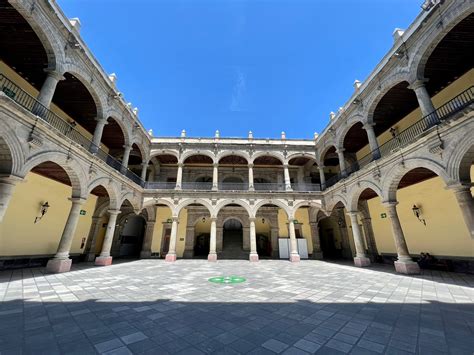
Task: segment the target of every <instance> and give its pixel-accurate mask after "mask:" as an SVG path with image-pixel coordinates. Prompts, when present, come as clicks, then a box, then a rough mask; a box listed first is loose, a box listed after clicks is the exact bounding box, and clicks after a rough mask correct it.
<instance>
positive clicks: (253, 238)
mask: <svg viewBox="0 0 474 355" xmlns="http://www.w3.org/2000/svg"><path fill="white" fill-rule="evenodd" d="M249 222H250V256H249V260H250V261H258V252H257V231H256V230H255V218H252V217H250V218H249Z"/></svg>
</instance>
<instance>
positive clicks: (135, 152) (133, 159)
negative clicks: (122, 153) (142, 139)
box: [128, 143, 143, 176]
mask: <svg viewBox="0 0 474 355" xmlns="http://www.w3.org/2000/svg"><path fill="white" fill-rule="evenodd" d="M142 163H143V154H142V152H141V150H140V148H139V147H138V145H137V144H136V143H133V144H132V150H131V151H130V158H129V160H128V168H129V169H130V170H131V171H133V172H134V173H135V174H136V175H138V176H140V175H141V172H142Z"/></svg>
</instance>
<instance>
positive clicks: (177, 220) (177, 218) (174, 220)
mask: <svg viewBox="0 0 474 355" xmlns="http://www.w3.org/2000/svg"><path fill="white" fill-rule="evenodd" d="M171 220H172V221H173V222H176V223H178V222H179V216H173V217H171Z"/></svg>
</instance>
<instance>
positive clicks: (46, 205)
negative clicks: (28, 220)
mask: <svg viewBox="0 0 474 355" xmlns="http://www.w3.org/2000/svg"><path fill="white" fill-rule="evenodd" d="M49 207H51V206H50V205H49V203H48V201H46V202H45V203H43V204H42V205H41V209H40V212H39V214H40V215H39V216H38V217H36V218H35V223H36V222H39V221H40V220H41V218H43V216H44V215H45V214H46V212H48V209H49Z"/></svg>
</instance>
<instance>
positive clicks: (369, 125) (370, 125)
mask: <svg viewBox="0 0 474 355" xmlns="http://www.w3.org/2000/svg"><path fill="white" fill-rule="evenodd" d="M375 125H376V123H375V122H366V123H364V124H363V125H362V127H363V128H364V129H365V130H366V131H368V130H373V129H374V127H375Z"/></svg>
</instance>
